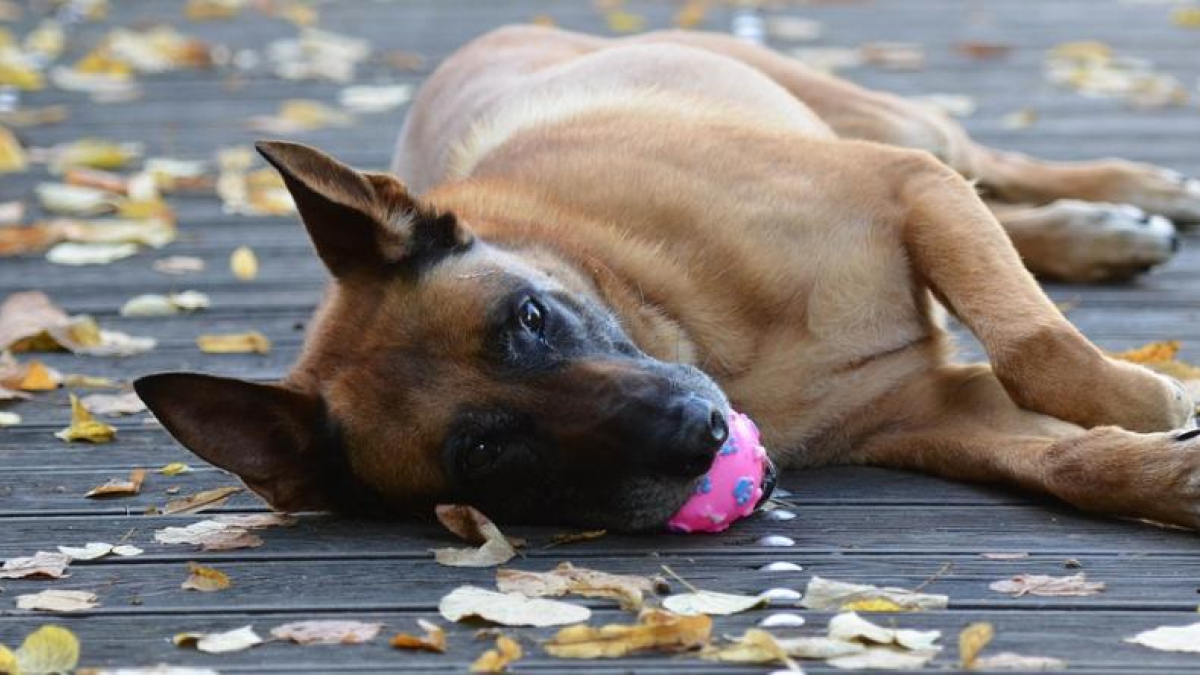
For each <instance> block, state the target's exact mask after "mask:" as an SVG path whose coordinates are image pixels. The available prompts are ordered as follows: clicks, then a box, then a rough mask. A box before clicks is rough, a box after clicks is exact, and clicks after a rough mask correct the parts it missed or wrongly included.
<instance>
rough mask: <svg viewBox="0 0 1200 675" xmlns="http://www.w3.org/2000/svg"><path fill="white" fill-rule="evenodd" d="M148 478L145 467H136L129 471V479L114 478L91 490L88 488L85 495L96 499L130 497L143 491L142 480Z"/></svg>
mask: <svg viewBox="0 0 1200 675" xmlns="http://www.w3.org/2000/svg"><path fill="white" fill-rule="evenodd" d="M145 480H146V470H145V469H134V470H133V471H131V472H130V473H129V478H128V479H127V480H122V479H120V478H113V479H111V480H109V481H108V482H107V483H105V484H104V485H99V486H96V487H94V488H92V489H91V490H88V492H87V494H85V495H84V497H87V498H88V499H95V498H97V497H128V496H129V495H136V494H138V493H139V492H141V491H142V482H143V481H145Z"/></svg>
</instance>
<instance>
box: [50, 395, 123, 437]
mask: <svg viewBox="0 0 1200 675" xmlns="http://www.w3.org/2000/svg"><path fill="white" fill-rule="evenodd" d="M70 397H71V425H70V426H68V427H67V428H66V429H63V430H62V431H59V432H58V433H56V434H54V435H55V436H57V437H59V438H61V439H62V440H64V441H66V442H68V443H71V442H74V441H88V442H90V443H108V442H109V441H111V440H113V438H115V437H116V435H117V430H116V429H114V428H113V427H111V426H109V425H107V424H105V423H103V422H101V421H99V420H97V419H96V418H94V417H92V414H91V413H90V412H88V409H87V408H86V407H84V405H83V403H82V402H80V400H79V397H77V396H76V395H75V394H71V395H70Z"/></svg>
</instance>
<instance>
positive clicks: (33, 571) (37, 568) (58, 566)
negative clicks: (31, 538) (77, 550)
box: [0, 551, 71, 579]
mask: <svg viewBox="0 0 1200 675" xmlns="http://www.w3.org/2000/svg"><path fill="white" fill-rule="evenodd" d="M70 564H71V558H70V556H67V555H64V554H62V553H49V552H47V551H38V552H37V553H34V554H33V555H32V556H29V557H26V558H9V559H8V560H5V561H4V567H0V579H26V578H29V577H45V578H49V579H61V578H63V577H65V576H67V566H68V565H70Z"/></svg>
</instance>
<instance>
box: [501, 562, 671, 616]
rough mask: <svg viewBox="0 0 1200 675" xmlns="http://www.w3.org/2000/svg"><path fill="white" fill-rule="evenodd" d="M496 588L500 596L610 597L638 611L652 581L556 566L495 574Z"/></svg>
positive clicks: (565, 564)
mask: <svg viewBox="0 0 1200 675" xmlns="http://www.w3.org/2000/svg"><path fill="white" fill-rule="evenodd" d="M496 588H497V589H499V590H500V592H501V593H520V594H521V595H524V596H525V597H529V598H534V597H546V596H562V595H566V594H568V593H574V594H577V595H582V596H584V597H589V598H612V599H615V600H617V601H618V602H619V603H620V604H621V609H627V610H639V609H641V608H642V603H643V595H644V594H645V593H652V592H653V591H654V588H655V581H654V580H653V579H651V578H649V577H643V576H636V575H632V574H609V573H607V572H599V571H596V570H590V569H585V568H582V567H575V566H574V565H572V564H571V563H569V562H564V563H560V564H559V565H558V567H556V568H554V569H553V570H551V571H549V572H526V571H523V570H513V569H501V570H497V571H496Z"/></svg>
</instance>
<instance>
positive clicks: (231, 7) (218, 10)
mask: <svg viewBox="0 0 1200 675" xmlns="http://www.w3.org/2000/svg"><path fill="white" fill-rule="evenodd" d="M245 6H246V0H188V2H187V4H186V5H184V8H183V15H184V16H186V17H187V18H188V20H189V21H214V20H220V19H232V18H234V17H236V16H237V15H238V14H240V13H241V12H242V9H243V8H244V7H245Z"/></svg>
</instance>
